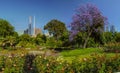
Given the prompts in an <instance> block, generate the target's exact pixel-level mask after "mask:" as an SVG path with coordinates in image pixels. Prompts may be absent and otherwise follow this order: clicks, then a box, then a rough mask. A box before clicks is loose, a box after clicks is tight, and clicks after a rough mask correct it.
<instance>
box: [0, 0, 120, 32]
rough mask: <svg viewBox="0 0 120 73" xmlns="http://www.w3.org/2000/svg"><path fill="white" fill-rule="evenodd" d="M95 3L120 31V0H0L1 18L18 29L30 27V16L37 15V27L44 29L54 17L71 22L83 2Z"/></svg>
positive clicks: (66, 22)
mask: <svg viewBox="0 0 120 73" xmlns="http://www.w3.org/2000/svg"><path fill="white" fill-rule="evenodd" d="M85 3H93V4H95V5H96V6H97V7H98V8H99V9H100V11H101V12H102V13H103V15H104V16H106V17H107V18H108V22H109V23H110V24H112V25H115V28H116V30H118V31H120V25H119V24H120V4H119V3H120V0H0V18H3V19H6V20H8V21H9V22H10V23H11V24H12V25H13V26H14V27H15V30H16V31H23V30H25V29H27V28H28V17H29V16H35V17H36V27H38V28H41V29H43V27H44V25H45V24H46V23H47V22H49V21H50V20H52V19H58V20H60V21H62V22H64V23H65V24H66V25H68V24H70V23H71V19H72V16H73V14H74V13H75V9H76V8H77V7H79V6H80V5H81V4H85Z"/></svg>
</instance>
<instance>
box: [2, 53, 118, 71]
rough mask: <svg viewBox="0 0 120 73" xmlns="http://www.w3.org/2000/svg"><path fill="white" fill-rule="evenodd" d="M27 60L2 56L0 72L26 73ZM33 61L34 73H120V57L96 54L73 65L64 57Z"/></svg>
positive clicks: (41, 57)
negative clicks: (119, 72)
mask: <svg viewBox="0 0 120 73" xmlns="http://www.w3.org/2000/svg"><path fill="white" fill-rule="evenodd" d="M25 59H26V57H25V56H8V57H5V56H1V57H0V71H1V72H4V73H24V72H25V71H24V70H25V67H27V66H25V65H26V64H25ZM29 60H30V59H29ZM32 60H33V61H32V62H33V63H31V64H32V66H31V67H30V69H32V70H31V71H32V72H34V73H57V72H58V73H113V72H118V71H120V55H116V56H114V57H111V58H106V56H105V55H97V54H95V55H92V56H91V57H90V58H83V59H77V60H73V61H72V63H68V62H66V61H64V59H63V58H62V57H58V58H53V57H43V56H37V57H36V58H34V59H32ZM27 64H29V63H27Z"/></svg>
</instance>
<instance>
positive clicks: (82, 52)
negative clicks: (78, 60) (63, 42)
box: [61, 48, 103, 57]
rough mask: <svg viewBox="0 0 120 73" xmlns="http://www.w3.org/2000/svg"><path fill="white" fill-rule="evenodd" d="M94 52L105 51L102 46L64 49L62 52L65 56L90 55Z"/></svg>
mask: <svg viewBox="0 0 120 73" xmlns="http://www.w3.org/2000/svg"><path fill="white" fill-rule="evenodd" d="M92 53H97V54H99V53H103V50H102V49H100V48H99V49H98V48H86V49H75V50H69V51H63V52H61V55H62V56H64V57H70V56H80V55H89V54H92Z"/></svg>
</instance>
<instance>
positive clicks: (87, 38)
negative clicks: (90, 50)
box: [83, 31, 92, 48]
mask: <svg viewBox="0 0 120 73" xmlns="http://www.w3.org/2000/svg"><path fill="white" fill-rule="evenodd" d="M91 33H92V32H91V31H90V32H89V33H88V35H86V38H85V42H84V44H83V48H86V46H87V43H88V40H89V37H90V35H91Z"/></svg>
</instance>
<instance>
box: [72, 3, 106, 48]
mask: <svg viewBox="0 0 120 73" xmlns="http://www.w3.org/2000/svg"><path fill="white" fill-rule="evenodd" d="M106 21H107V19H106V17H104V16H103V15H102V13H101V12H100V10H99V9H98V8H97V7H96V6H95V5H92V4H86V5H83V6H80V7H79V8H78V9H77V10H76V13H75V15H74V16H73V21H72V23H71V35H70V39H71V40H72V39H73V38H74V36H75V35H77V34H78V33H79V32H82V33H86V34H87V35H85V36H83V37H84V44H83V48H85V47H86V45H87V42H88V40H89V38H90V36H91V35H93V33H96V32H97V33H99V32H102V31H103V30H104V25H105V23H106Z"/></svg>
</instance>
